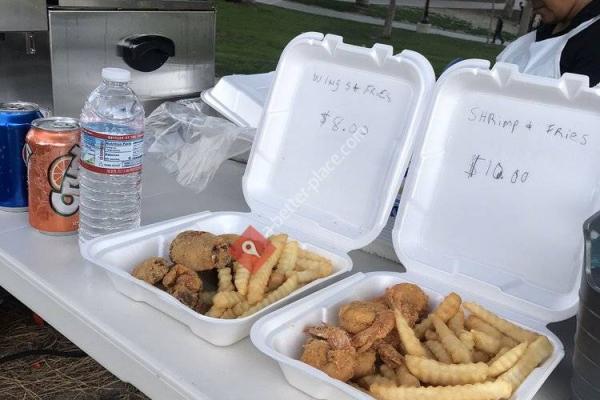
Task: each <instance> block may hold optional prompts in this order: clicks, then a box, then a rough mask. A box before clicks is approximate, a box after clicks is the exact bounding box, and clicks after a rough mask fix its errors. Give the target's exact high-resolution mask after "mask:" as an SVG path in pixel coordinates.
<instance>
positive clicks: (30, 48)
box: [25, 32, 37, 56]
mask: <svg viewBox="0 0 600 400" xmlns="http://www.w3.org/2000/svg"><path fill="white" fill-rule="evenodd" d="M25 53H26V54H27V55H28V56H34V55H35V54H36V53H37V50H36V48H35V36H34V34H33V32H25Z"/></svg>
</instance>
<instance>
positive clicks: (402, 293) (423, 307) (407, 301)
mask: <svg viewBox="0 0 600 400" xmlns="http://www.w3.org/2000/svg"><path fill="white" fill-rule="evenodd" d="M385 298H386V301H387V303H388V305H389V306H390V308H396V309H398V310H400V311H401V312H402V314H403V315H404V318H405V319H406V320H407V322H408V323H409V325H410V326H411V327H412V326H414V325H415V323H416V322H417V321H418V320H419V318H421V317H423V316H425V315H426V314H427V310H428V305H429V297H428V296H427V295H426V294H425V292H424V291H423V289H421V288H420V287H418V286H417V285H414V284H412V283H400V284H398V285H394V286H392V287H390V288H388V289H387V290H386V291H385Z"/></svg>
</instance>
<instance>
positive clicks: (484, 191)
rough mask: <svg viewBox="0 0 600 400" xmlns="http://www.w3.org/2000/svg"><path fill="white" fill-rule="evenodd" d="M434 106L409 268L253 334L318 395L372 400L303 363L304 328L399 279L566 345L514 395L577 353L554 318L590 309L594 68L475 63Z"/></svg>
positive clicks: (402, 232)
mask: <svg viewBox="0 0 600 400" xmlns="http://www.w3.org/2000/svg"><path fill="white" fill-rule="evenodd" d="M482 112H485V113H486V117H485V118H482ZM491 113H494V117H493V120H494V122H490V119H489V118H490V117H489V116H490V114H491ZM427 114H428V116H427V118H426V123H425V124H424V127H423V134H422V135H420V137H419V140H418V142H417V144H416V150H415V152H414V156H413V159H412V162H411V168H410V170H409V174H408V178H407V180H406V182H405V185H404V190H403V193H402V197H401V203H400V208H399V210H398V215H397V218H396V222H395V227H394V231H393V243H394V248H395V250H396V253H397V254H398V258H399V259H400V261H401V262H402V264H403V265H404V266H405V267H406V270H407V272H406V273H404V274H393V273H372V274H367V275H363V274H356V275H354V276H351V277H349V278H347V279H345V280H344V281H341V282H339V283H338V284H337V285H335V286H330V287H328V288H325V289H323V290H321V291H320V292H318V293H315V294H314V295H312V296H310V297H307V298H305V299H302V300H300V301H298V302H297V303H295V304H293V305H291V306H289V307H286V308H284V309H282V310H280V311H278V312H276V313H273V314H271V315H269V316H266V317H264V318H262V319H261V320H259V321H258V322H257V323H256V324H255V325H254V327H253V329H252V333H251V338H252V341H253V343H254V344H255V345H256V346H257V347H258V348H259V349H260V350H261V351H262V352H264V353H265V354H267V355H269V356H270V357H272V358H274V359H275V360H277V361H278V362H279V364H280V365H281V368H282V370H283V372H284V374H285V376H286V378H287V379H288V381H289V382H290V383H291V384H292V385H294V386H295V387H297V388H299V389H300V390H302V391H304V392H306V393H309V394H310V395H312V396H314V397H316V398H319V399H326V398H327V399H344V398H347V399H366V398H369V396H367V395H365V394H364V393H362V392H360V391H357V390H355V389H354V388H352V387H351V386H349V385H346V384H344V383H342V382H340V381H337V380H335V379H332V378H330V377H328V376H327V375H326V374H324V373H322V372H320V371H318V370H317V369H315V368H312V367H310V366H308V365H306V364H303V363H302V362H300V361H298V356H299V354H300V351H301V345H302V343H304V341H305V340H306V335H305V334H303V329H304V328H305V327H306V326H307V325H314V324H319V323H322V322H325V323H335V322H337V316H336V314H337V310H338V308H339V306H340V305H341V304H343V303H347V302H349V301H352V300H357V299H366V298H369V297H373V296H375V295H377V294H379V295H380V294H381V293H382V292H383V290H384V289H385V288H386V287H389V286H391V285H393V284H395V283H398V282H413V283H416V284H418V285H420V286H422V287H423V288H424V289H425V290H426V291H427V293H428V294H429V295H430V296H432V298H433V299H434V304H432V306H433V305H435V303H437V302H438V301H439V300H440V299H441V298H442V296H443V295H446V294H448V293H449V292H451V291H456V292H457V293H459V294H460V295H461V296H462V297H463V299H465V300H469V301H476V302H478V303H480V304H482V305H483V306H485V307H487V308H488V309H490V310H492V311H493V312H495V313H497V314H498V315H500V316H503V317H505V318H507V319H509V320H511V321H514V322H515V323H517V324H520V325H522V326H524V327H526V328H528V329H531V330H533V331H536V332H539V333H543V334H544V335H546V336H548V337H549V338H550V340H551V341H552V343H553V345H554V353H553V354H552V356H551V357H550V359H549V360H547V361H546V362H545V363H544V364H543V365H542V366H540V367H539V368H537V369H536V370H535V371H534V372H533V373H532V374H531V375H530V376H529V377H528V378H527V380H526V381H525V382H524V383H523V385H522V386H521V387H520V388H519V389H518V390H517V391H516V392H515V394H514V395H513V397H512V400H529V399H531V398H533V396H534V395H535V393H536V392H537V391H538V390H539V388H540V387H541V385H542V384H543V383H544V381H545V380H546V379H547V377H548V376H549V375H550V373H551V372H552V370H553V369H554V368H555V367H556V365H557V364H558V363H559V362H560V360H561V359H562V358H563V357H564V348H563V345H562V343H560V341H559V340H558V339H557V338H556V336H555V335H553V334H552V333H551V332H550V331H549V330H548V329H547V328H546V326H547V325H548V323H550V322H553V321H559V320H563V319H566V318H568V317H570V316H572V315H574V314H575V313H576V309H577V303H578V294H577V292H578V288H579V283H580V273H581V265H582V257H583V236H582V235H581V226H582V224H583V222H584V221H585V219H586V218H587V217H588V216H589V215H592V214H593V212H594V211H595V210H597V209H598V208H599V207H600V190H599V185H600V157H598V154H600V135H598V134H597V133H596V132H595V131H594V129H595V127H597V126H599V125H600V90H599V89H590V88H589V85H588V80H587V78H586V77H582V76H577V75H568V74H567V75H565V76H563V78H561V79H560V80H552V79H548V78H540V77H535V76H529V75H524V74H521V73H519V72H518V69H517V68H516V66H514V65H507V64H496V66H495V67H494V68H493V69H492V70H490V68H489V62H487V61H482V60H468V61H465V62H463V63H461V64H458V65H456V66H454V67H453V68H451V69H450V70H448V71H447V72H446V73H445V74H444V75H443V76H442V77H441V78H440V79H439V81H438V82H437V84H436V88H435V91H434V94H433V96H432V101H431V104H430V108H429V110H428V113H427ZM500 121H501V122H500ZM505 121H513V122H512V123H509V122H505ZM515 121H519V122H518V123H515ZM515 125H516V128H514V129H513V127H515ZM558 127H560V128H561V133H562V136H561V135H560V134H558V133H557V128H558ZM477 155H479V156H480V157H479V158H477ZM473 160H477V161H476V162H475V166H476V171H473V170H471V166H472V163H473ZM481 160H484V161H481ZM487 160H494V161H493V162H492V165H493V168H495V167H496V164H495V163H497V162H500V163H501V164H502V165H503V169H504V170H505V173H506V176H505V177H504V179H500V174H496V175H492V176H491V177H490V175H488V170H489V168H487V163H486V162H485V161H487ZM516 170H519V173H517V174H516V177H517V179H516V182H514V183H513V177H514V175H515V171H516ZM498 171H499V170H498ZM474 172H476V173H474ZM525 172H527V175H526V178H524V179H522V180H521V178H522V177H523V174H524V173H525ZM373 267H374V268H373V269H374V270H376V266H373Z"/></svg>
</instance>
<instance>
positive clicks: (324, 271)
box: [319, 260, 333, 278]
mask: <svg viewBox="0 0 600 400" xmlns="http://www.w3.org/2000/svg"><path fill="white" fill-rule="evenodd" d="M332 272H333V264H332V263H331V261H329V260H327V262H322V263H321V265H320V266H319V277H320V278H325V277H326V276H329V275H331V274H332Z"/></svg>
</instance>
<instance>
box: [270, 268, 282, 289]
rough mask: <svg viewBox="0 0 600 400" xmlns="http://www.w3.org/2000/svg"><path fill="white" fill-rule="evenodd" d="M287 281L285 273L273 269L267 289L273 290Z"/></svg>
mask: <svg viewBox="0 0 600 400" xmlns="http://www.w3.org/2000/svg"><path fill="white" fill-rule="evenodd" d="M284 281H285V275H284V274H282V273H281V272H279V271H273V273H271V276H270V277H269V283H268V284H267V290H268V291H270V292H272V291H273V290H275V289H277V288H278V287H279V286H281V284H282V283H283V282H284Z"/></svg>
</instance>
